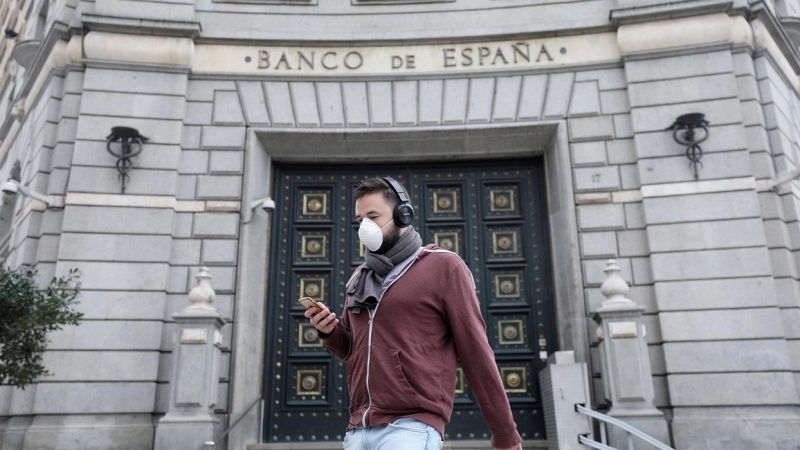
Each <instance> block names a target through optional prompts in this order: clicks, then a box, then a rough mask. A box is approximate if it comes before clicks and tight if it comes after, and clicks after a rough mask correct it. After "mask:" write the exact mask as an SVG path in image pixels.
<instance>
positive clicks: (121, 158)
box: [106, 127, 147, 194]
mask: <svg viewBox="0 0 800 450" xmlns="http://www.w3.org/2000/svg"><path fill="white" fill-rule="evenodd" d="M117 142H118V143H119V145H120V149H121V151H120V152H119V153H117V152H115V151H114V150H112V149H111V144H115V143H117ZM145 142H147V138H146V137H144V136H142V135H141V134H139V130H137V129H136V128H130V127H113V128H111V134H109V135H108V136H107V137H106V150H108V153H111V154H112V155H113V156H114V157H116V158H117V165H116V166H117V172H119V177H118V178H119V179H120V181H121V182H122V193H123V194H124V193H125V182H127V181H128V180H129V179H130V176H129V175H128V172H130V171H131V169H132V168H133V164H132V163H131V158H133V157H134V156H137V155H138V154H139V153H142V148H144V143H145ZM133 143H136V144H138V148H137V149H136V150H134V149H133V146H132V145H131V144H133Z"/></svg>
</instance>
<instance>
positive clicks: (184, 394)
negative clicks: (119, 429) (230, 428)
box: [155, 267, 224, 450]
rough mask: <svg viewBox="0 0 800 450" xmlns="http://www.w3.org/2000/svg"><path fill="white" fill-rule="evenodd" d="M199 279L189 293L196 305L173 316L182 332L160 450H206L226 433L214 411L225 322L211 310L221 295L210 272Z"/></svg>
mask: <svg viewBox="0 0 800 450" xmlns="http://www.w3.org/2000/svg"><path fill="white" fill-rule="evenodd" d="M195 278H197V286H195V287H194V288H193V289H192V290H191V292H189V301H190V302H192V304H191V305H190V306H188V307H186V308H184V309H183V310H182V311H180V312H178V313H176V314H173V315H172V317H173V318H174V319H175V323H176V327H175V334H174V336H173V343H174V345H175V347H174V349H173V352H174V358H173V364H172V377H171V378H170V395H169V409H168V411H167V414H166V415H165V416H164V417H162V418H161V420H160V421H159V422H158V429H157V430H156V444H155V450H168V449H176V448H182V449H187V450H190V449H191V450H200V449H202V448H204V444H205V442H208V441H214V439H215V437H216V436H218V435H219V434H220V433H221V432H222V424H221V422H220V420H219V419H217V418H216V417H215V416H214V406H215V405H216V403H217V390H218V387H219V386H218V385H219V366H220V358H221V351H220V346H221V345H222V334H221V333H220V328H221V327H222V325H223V324H224V322H223V320H222V318H221V317H220V315H219V314H218V313H217V310H216V308H214V307H213V306H211V303H212V302H213V301H214V296H215V294H214V289H212V288H211V284H210V283H209V280H210V279H211V276H210V275H209V274H208V268H207V267H203V268H201V269H200V273H198V274H197V275H196V276H195Z"/></svg>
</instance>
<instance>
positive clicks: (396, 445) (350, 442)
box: [344, 418, 442, 450]
mask: <svg viewBox="0 0 800 450" xmlns="http://www.w3.org/2000/svg"><path fill="white" fill-rule="evenodd" d="M441 448H442V436H441V435H439V432H438V431H436V428H433V427H432V426H430V425H428V424H425V423H423V422H420V421H419V420H416V419H409V418H400V419H397V420H395V421H394V423H390V424H388V425H376V426H374V427H367V428H356V429H354V430H350V431H348V432H347V434H345V435H344V450H440V449H441Z"/></svg>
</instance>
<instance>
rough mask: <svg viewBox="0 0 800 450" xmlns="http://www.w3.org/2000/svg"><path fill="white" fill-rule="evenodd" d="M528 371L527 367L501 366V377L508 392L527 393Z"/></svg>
mask: <svg viewBox="0 0 800 450" xmlns="http://www.w3.org/2000/svg"><path fill="white" fill-rule="evenodd" d="M526 373H527V371H526V370H525V367H501V368H500V377H501V378H502V379H503V384H504V385H505V388H506V393H508V394H525V393H527V392H528V382H527V375H526Z"/></svg>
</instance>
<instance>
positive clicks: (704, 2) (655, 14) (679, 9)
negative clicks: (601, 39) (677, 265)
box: [609, 0, 733, 25]
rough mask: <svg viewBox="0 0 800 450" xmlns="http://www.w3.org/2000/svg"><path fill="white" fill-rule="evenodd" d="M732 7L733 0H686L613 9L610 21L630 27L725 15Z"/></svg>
mask: <svg viewBox="0 0 800 450" xmlns="http://www.w3.org/2000/svg"><path fill="white" fill-rule="evenodd" d="M732 7H733V0H700V1H696V0H686V1H679V2H673V3H658V4H655V5H643V6H633V7H629V8H618V9H612V10H611V13H610V14H609V19H610V20H611V23H613V24H614V25H629V24H632V23H639V22H652V21H654V20H665V19H676V18H681V17H689V16H698V15H707V14H714V13H724V12H727V11H729V10H730V9H731V8H732Z"/></svg>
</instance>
